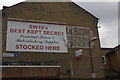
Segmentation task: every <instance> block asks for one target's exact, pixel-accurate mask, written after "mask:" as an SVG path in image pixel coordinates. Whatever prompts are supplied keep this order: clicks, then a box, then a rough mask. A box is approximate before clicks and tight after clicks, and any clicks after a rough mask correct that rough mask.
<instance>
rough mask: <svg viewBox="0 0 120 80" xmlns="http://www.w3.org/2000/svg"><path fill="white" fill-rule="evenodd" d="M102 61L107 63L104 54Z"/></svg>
mask: <svg viewBox="0 0 120 80" xmlns="http://www.w3.org/2000/svg"><path fill="white" fill-rule="evenodd" d="M102 62H103V64H106V60H105V56H102Z"/></svg>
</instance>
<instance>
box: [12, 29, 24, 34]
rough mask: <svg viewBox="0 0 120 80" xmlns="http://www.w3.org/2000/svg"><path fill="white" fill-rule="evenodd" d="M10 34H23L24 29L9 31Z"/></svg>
mask: <svg viewBox="0 0 120 80" xmlns="http://www.w3.org/2000/svg"><path fill="white" fill-rule="evenodd" d="M10 32H11V33H24V32H25V29H12V28H11V29H10Z"/></svg>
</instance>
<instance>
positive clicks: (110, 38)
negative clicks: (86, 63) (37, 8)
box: [0, 0, 119, 48]
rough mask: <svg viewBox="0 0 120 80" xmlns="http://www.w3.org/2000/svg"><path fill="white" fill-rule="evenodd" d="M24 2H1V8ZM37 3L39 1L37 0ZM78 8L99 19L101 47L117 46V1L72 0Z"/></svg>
mask: <svg viewBox="0 0 120 80" xmlns="http://www.w3.org/2000/svg"><path fill="white" fill-rule="evenodd" d="M22 1H25V0H1V1H0V9H2V6H3V5H4V6H12V5H13V4H17V3H19V2H22ZM37 1H39V0H37ZM72 1H74V2H75V3H77V4H78V5H79V6H80V7H82V8H84V9H85V10H87V11H88V12H90V13H92V14H93V15H95V16H96V17H98V18H99V24H98V26H101V28H99V35H100V42H101V47H107V48H113V47H115V46H117V45H118V1H119V0H72Z"/></svg>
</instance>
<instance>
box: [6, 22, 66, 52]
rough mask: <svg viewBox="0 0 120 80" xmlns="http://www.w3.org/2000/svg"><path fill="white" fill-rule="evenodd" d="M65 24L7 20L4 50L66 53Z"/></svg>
mask: <svg viewBox="0 0 120 80" xmlns="http://www.w3.org/2000/svg"><path fill="white" fill-rule="evenodd" d="M66 44H67V39H66V26H64V25H54V24H43V23H30V22H18V21H8V27H7V44H6V51H27V52H63V53H67V52H68V50H67V45H66Z"/></svg>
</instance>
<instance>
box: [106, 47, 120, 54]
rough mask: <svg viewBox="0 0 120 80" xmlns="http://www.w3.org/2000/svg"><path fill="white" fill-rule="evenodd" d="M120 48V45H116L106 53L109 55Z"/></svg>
mask: <svg viewBox="0 0 120 80" xmlns="http://www.w3.org/2000/svg"><path fill="white" fill-rule="evenodd" d="M118 50H120V45H118V46H116V47H114V48H113V49H112V50H111V51H110V52H108V53H107V54H106V55H107V56H109V55H110V54H113V53H115V52H116V51H118Z"/></svg>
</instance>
